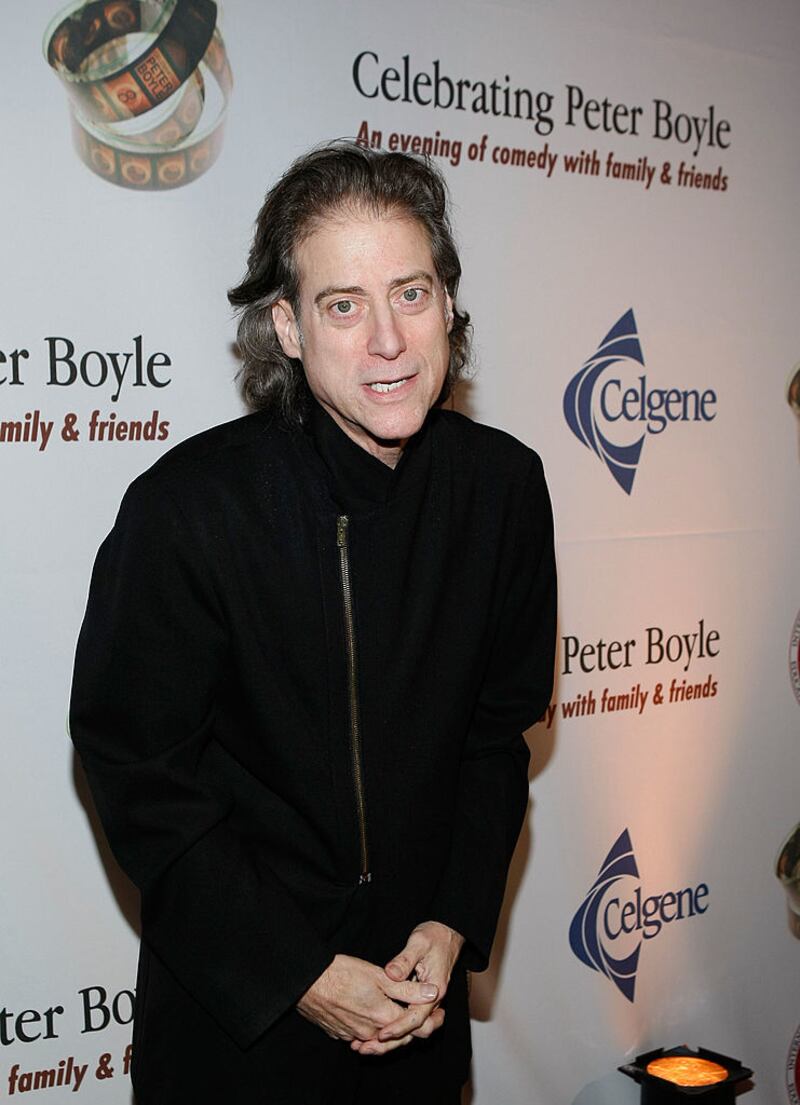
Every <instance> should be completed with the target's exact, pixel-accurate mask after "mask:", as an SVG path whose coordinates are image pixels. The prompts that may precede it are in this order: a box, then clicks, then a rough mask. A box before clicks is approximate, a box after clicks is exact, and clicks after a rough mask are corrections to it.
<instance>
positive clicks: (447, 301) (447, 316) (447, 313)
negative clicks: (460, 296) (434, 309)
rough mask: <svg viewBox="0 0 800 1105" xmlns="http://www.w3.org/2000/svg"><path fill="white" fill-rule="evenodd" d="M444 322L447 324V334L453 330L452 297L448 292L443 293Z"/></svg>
mask: <svg viewBox="0 0 800 1105" xmlns="http://www.w3.org/2000/svg"><path fill="white" fill-rule="evenodd" d="M444 320H445V323H446V324H447V333H448V334H449V333H450V331H451V330H452V329H453V297H452V296H451V295H450V293H449V292H448V291H445V293H444Z"/></svg>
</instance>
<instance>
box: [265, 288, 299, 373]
mask: <svg viewBox="0 0 800 1105" xmlns="http://www.w3.org/2000/svg"><path fill="white" fill-rule="evenodd" d="M270 309H271V311H272V325H273V326H274V327H275V333H276V334H277V335H278V341H279V342H280V343H281V349H282V350H283V351H284V353H285V354H286V356H287V357H293V358H294V359H295V360H297V361H302V359H303V347H302V345H301V344H300V326H299V324H298V322H297V319H296V318H295V316H294V311H293V310H292V305H291V303H290V302H289V300H288V299H279V300H278V302H277V303H273V305H272V307H271V308H270Z"/></svg>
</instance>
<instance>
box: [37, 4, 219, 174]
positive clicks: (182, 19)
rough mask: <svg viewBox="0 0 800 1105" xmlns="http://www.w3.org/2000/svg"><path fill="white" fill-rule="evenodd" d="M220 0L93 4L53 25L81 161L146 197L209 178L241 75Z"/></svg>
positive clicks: (55, 56) (53, 62) (50, 43)
mask: <svg viewBox="0 0 800 1105" xmlns="http://www.w3.org/2000/svg"><path fill="white" fill-rule="evenodd" d="M217 22H218V10H217V4H216V3H215V2H214V0H87V2H83V3H78V4H72V5H71V6H70V7H69V8H67V9H65V11H62V12H61V13H60V15H58V16H56V18H55V19H54V20H53V21H52V23H51V24H50V26H49V27H48V29H47V32H46V34H45V39H44V50H45V56H46V58H47V61H48V63H49V64H50V66H51V67H52V69H53V70H54V72H55V73H56V74H57V75H58V77H59V78H60V79H61V82H62V84H63V86H64V88H65V90H66V93H67V98H68V102H69V107H70V117H71V121H72V136H73V141H74V144H75V148H76V150H77V152H78V156H79V157H80V158H81V160H82V161H83V162H84V164H86V165H87V166H88V167H89V168H90V169H91V170H92V172H94V173H96V174H97V175H98V176H100V177H102V178H103V179H104V180H108V181H111V182H112V183H114V184H119V185H122V186H123V187H125V188H133V189H136V190H138V191H154V190H161V189H168V188H177V187H179V186H180V185H183V184H189V183H190V182H191V181H193V180H196V179H197V178H198V177H199V176H201V175H202V174H203V173H204V172H205V171H206V170H207V169H208V168H210V166H211V165H213V163H214V162H215V161H216V159H217V157H218V155H219V152H220V150H221V148H222V139H223V133H224V125H225V114H226V111H227V106H228V101H229V99H230V94H231V89H232V88H233V78H232V75H231V69H230V65H229V64H228V57H227V54H226V52H225V44H224V42H223V40H222V36H221V34H220V32H219V28H218V25H217Z"/></svg>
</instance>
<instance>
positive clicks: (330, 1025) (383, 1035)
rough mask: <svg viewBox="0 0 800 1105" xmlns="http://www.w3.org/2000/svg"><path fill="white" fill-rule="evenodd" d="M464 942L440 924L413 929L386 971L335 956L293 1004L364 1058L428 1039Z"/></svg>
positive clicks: (438, 1023)
mask: <svg viewBox="0 0 800 1105" xmlns="http://www.w3.org/2000/svg"><path fill="white" fill-rule="evenodd" d="M463 944H464V937H463V936H461V935H460V934H459V933H457V932H455V930H454V929H451V928H448V926H447V925H443V924H441V923H440V922H439V921H425V922H424V923H423V924H421V925H417V927H416V928H415V929H414V931H413V932H412V933H411V935H410V936H409V938H408V942H407V943H406V946H405V947H404V948H403V950H402V951H401V952H400V953H399V954H398V955H396V956H395V957H394V958H393V959H392V960H390V962H389V963H387V964H386V967H385V968H381V967H377V966H376V965H375V964H374V963H368V962H367V961H366V960H364V959H356V958H354V957H353V956H349V955H337V956H336V957H335V959H334V960H333V962H332V963H331V964H330V966H329V967H328V968H327V969H326V970H325V971H323V973H322V974H321V975H320V976H319V978H318V979H317V980H316V982H315V983H313V985H312V986H310V987H309V989H308V990H307V991H306V992H305V994H304V995H303V997H302V998H301V999H300V1001H299V1002H298V1003H297V1009H298V1011H299V1012H300V1013H302V1015H303V1016H304V1017H306V1019H307V1020H309V1021H312V1022H313V1023H314V1024H317V1025H319V1027H320V1028H322V1029H323V1031H324V1032H327V1034H328V1035H329V1036H332V1037H333V1038H334V1039H338V1040H348V1041H350V1046H351V1048H352V1049H353V1050H354V1051H358V1052H360V1054H362V1055H383V1054H385V1053H386V1052H387V1051H392V1050H393V1049H394V1048H397V1047H403V1046H404V1045H406V1044H410V1043H411V1041H412V1040H413V1039H414V1038H415V1037H416V1038H418V1039H426V1038H427V1037H428V1036H430V1035H431V1034H432V1033H433V1032H435V1031H436V1029H437V1028H440V1027H441V1025H442V1023H443V1022H444V1009H441V1008H440V1002H441V1001H442V999H443V998H444V995H445V993H446V991H447V985H448V983H449V981H450V975H451V973H452V970H453V966H454V964H455V961H456V960H457V959H458V956H459V953H460V951H461V948H462V946H463Z"/></svg>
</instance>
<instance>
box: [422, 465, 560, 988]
mask: <svg viewBox="0 0 800 1105" xmlns="http://www.w3.org/2000/svg"><path fill="white" fill-rule="evenodd" d="M514 540H515V546H514V554H513V560H512V569H511V575H510V580H509V583H508V587H507V590H506V594H505V597H504V600H503V606H502V611H501V615H500V621H499V626H498V629H497V633H496V636H495V640H494V644H493V647H492V651H491V655H490V658H489V662H488V666H487V670H486V675H485V678H484V681H483V683H482V686H481V689H480V692H479V695H478V701H477V704H476V707H475V711H474V714H473V717H472V723H471V726H470V729H469V732H468V734H467V738H466V742H465V746H464V753H463V756H462V760H461V764H460V773H459V782H458V797H457V806H456V817H455V821H454V827H453V833H452V843H451V849H450V857H449V861H448V865H447V867H446V869H445V872H444V876H443V878H442V880H441V882H440V884H439V887H438V889H437V893H436V896H435V899H434V903H433V907H432V911H431V918H432V919H434V920H437V921H441V922H443V923H444V924H447V925H449V926H450V928H453V929H455V930H456V931H457V932H459V933H461V935H462V936H464V938H465V945H464V950H463V952H462V960H463V962H464V964H465V966H466V967H467V969H468V970H472V971H482V970H485V968H486V967H487V965H488V962H489V954H490V952H491V947H492V941H493V940H494V933H495V929H496V927H497V920H498V917H499V914H500V908H501V906H502V902H503V894H504V891H505V884H506V877H507V874H508V867H509V864H510V862H511V856H512V854H513V851H514V847H515V845H516V842H517V837H518V836H519V831H520V829H521V827H522V823H523V820H524V817H525V812H526V810H527V805H528V761H529V758H530V753H529V751H528V746H527V744H526V742H525V739H524V736H523V732H524V730H525V729H527V728H528V727H529V726H531V725H533V724H534V722H536V721H537V720H538V719H539V718H540V717H541V716H542V714H543V713H544V710H545V707H546V706H547V704H548V702H549V701H550V695H551V693H552V687H553V664H554V657H555V634H556V570H555V555H554V547H553V517H552V511H551V507H550V498H549V495H548V492H547V485H546V483H545V480H544V473H543V471H542V466H541V462H540V461H539V458H538V457H536V458H535V459H534V461H533V464H532V469H531V472H530V474H529V477H528V480H527V485H526V487H525V490H524V492H523V501H522V511H521V514H520V516H519V523H518V527H517V533H516V535H515V537H514Z"/></svg>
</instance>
